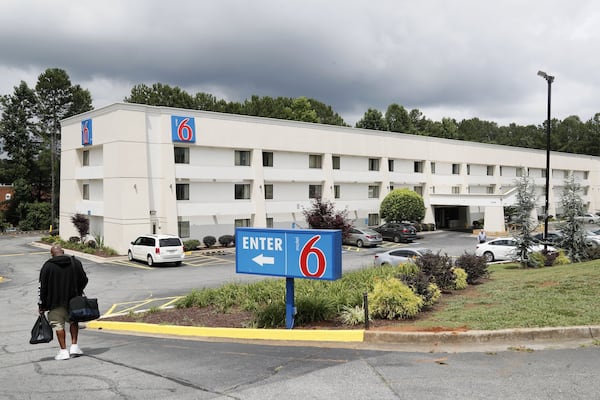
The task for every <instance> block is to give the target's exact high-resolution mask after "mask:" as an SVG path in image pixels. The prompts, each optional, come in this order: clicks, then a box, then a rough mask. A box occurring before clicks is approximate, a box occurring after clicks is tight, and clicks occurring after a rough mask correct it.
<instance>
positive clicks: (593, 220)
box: [575, 213, 600, 224]
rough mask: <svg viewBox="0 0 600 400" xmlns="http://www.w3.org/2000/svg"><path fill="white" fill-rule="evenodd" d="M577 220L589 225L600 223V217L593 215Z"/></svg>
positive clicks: (586, 215) (583, 216)
mask: <svg viewBox="0 0 600 400" xmlns="http://www.w3.org/2000/svg"><path fill="white" fill-rule="evenodd" d="M575 218H576V219H578V220H580V221H583V222H585V223H588V224H597V223H599V222H600V216H598V215H594V214H591V213H588V214H584V215H580V216H578V217H575Z"/></svg>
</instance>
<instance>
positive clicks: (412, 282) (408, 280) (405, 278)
mask: <svg viewBox="0 0 600 400" xmlns="http://www.w3.org/2000/svg"><path fill="white" fill-rule="evenodd" d="M408 265H412V266H413V268H414V269H415V270H413V271H411V270H409V269H408V268H406V269H405V271H406V270H408V271H407V272H401V273H400V274H399V275H398V279H400V280H401V281H402V282H404V283H405V284H406V285H407V286H408V287H410V288H411V289H412V291H413V292H414V293H415V294H417V295H418V296H420V297H421V298H422V299H423V306H425V307H429V306H432V305H433V304H435V303H436V302H437V301H438V300H439V298H440V296H441V295H442V292H441V291H440V288H439V287H438V286H437V285H436V284H435V283H432V282H431V280H432V277H431V276H429V275H427V274H425V273H424V272H421V271H419V268H418V267H417V266H416V265H415V264H414V263H405V264H401V265H400V266H399V267H401V266H408Z"/></svg>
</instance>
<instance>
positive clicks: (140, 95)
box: [124, 83, 212, 111]
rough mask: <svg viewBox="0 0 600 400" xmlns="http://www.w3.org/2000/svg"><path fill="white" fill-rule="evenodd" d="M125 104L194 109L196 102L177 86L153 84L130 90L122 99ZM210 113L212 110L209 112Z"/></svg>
mask: <svg viewBox="0 0 600 400" xmlns="http://www.w3.org/2000/svg"><path fill="white" fill-rule="evenodd" d="M124 101H125V102H127V103H138V104H147V105H150V106H167V107H177V108H188V109H196V108H197V107H196V105H197V103H196V101H195V99H194V98H193V97H192V96H190V95H189V94H188V93H187V92H186V91H185V90H183V89H181V88H179V87H178V86H175V87H171V86H169V85H164V84H162V83H155V84H153V85H152V87H150V86H148V85H145V84H143V83H142V84H140V85H135V86H134V87H133V88H132V89H131V94H130V96H129V97H125V99H124ZM210 111H212V110H210Z"/></svg>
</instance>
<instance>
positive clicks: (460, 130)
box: [0, 68, 600, 229]
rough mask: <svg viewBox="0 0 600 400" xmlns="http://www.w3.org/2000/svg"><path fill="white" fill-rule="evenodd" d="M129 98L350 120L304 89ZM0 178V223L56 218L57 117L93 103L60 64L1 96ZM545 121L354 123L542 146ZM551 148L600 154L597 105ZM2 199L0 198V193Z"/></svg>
mask: <svg viewBox="0 0 600 400" xmlns="http://www.w3.org/2000/svg"><path fill="white" fill-rule="evenodd" d="M123 100H124V101H125V102H128V103H138V104H147V105H153V106H167V107H177V108H186V109H192V110H202V111H212V112H221V113H230V114H241V115H249V116H257V117H268V118H277V119H285V120H294V121H303V122H309V123H320V124H328V125H338V126H346V127H349V126H350V125H349V124H348V123H346V122H345V121H344V119H343V118H342V117H341V116H340V115H339V114H338V113H337V112H335V111H334V110H333V108H332V107H331V106H329V105H327V104H325V103H323V102H320V101H318V100H316V99H312V98H307V97H296V98H292V97H275V98H274V97H269V96H256V95H253V96H251V97H250V98H249V99H246V100H244V101H242V102H237V101H226V100H224V99H218V98H217V97H216V96H214V95H212V94H209V93H204V92H198V93H195V94H190V93H188V92H186V91H185V90H183V89H181V88H179V87H177V86H170V85H166V84H162V83H155V84H153V85H146V84H138V85H135V86H134V87H133V88H132V89H131V92H130V94H129V96H127V97H125V98H124V99H123ZM0 109H1V111H2V115H1V118H0V145H1V148H2V152H1V153H0V154H1V156H0V184H4V185H11V186H12V187H13V189H14V196H13V197H12V198H11V199H10V200H8V201H4V203H3V207H4V211H2V214H1V215H0V217H1V218H0V229H1V228H2V227H5V226H6V225H7V224H8V225H14V226H20V227H21V229H46V228H47V227H48V226H49V225H56V222H57V218H56V216H57V215H58V195H59V183H60V179H59V176H60V170H59V168H60V121H61V120H62V119H64V118H68V117H70V116H73V115H76V114H80V113H82V112H85V111H90V110H92V109H93V106H92V95H91V94H90V92H89V91H88V90H87V89H84V88H82V87H81V86H80V85H77V84H72V83H71V79H70V77H69V75H68V74H67V72H66V71H65V70H62V69H59V68H49V69H47V70H46V71H44V72H43V73H42V74H40V75H39V77H38V80H37V83H36V85H35V87H33V88H30V87H29V86H28V85H27V83H26V82H24V81H21V82H20V83H19V84H18V85H17V86H15V87H14V91H13V93H11V94H7V95H2V96H0ZM545 124H546V123H545V122H544V123H542V124H540V125H527V126H521V125H517V124H514V123H513V124H510V125H508V126H498V125H497V124H496V123H495V122H490V121H485V120H480V119H479V118H471V119H463V120H462V121H456V120H455V119H452V118H442V120H441V121H433V120H431V119H429V118H427V117H426V116H425V115H423V113H422V112H421V111H420V110H418V109H412V110H410V111H409V110H407V109H405V108H404V106H402V105H399V104H391V105H389V106H388V107H387V109H386V110H385V112H384V113H382V112H381V111H379V110H377V109H374V108H369V109H368V110H367V111H366V112H365V113H364V115H363V117H362V118H361V119H360V120H359V121H358V122H357V123H356V124H355V127H356V128H362V129H373V130H379V131H388V132H390V133H392V134H394V133H398V134H399V133H404V134H411V135H423V136H434V137H440V138H446V139H456V140H465V141H472V142H481V143H491V144H500V145H508V146H518V147H526V148H535V149H545V148H546V125H545ZM551 132H552V134H551V144H550V146H551V150H555V151H562V152H568V153H576V154H588V155H594V156H600V113H597V114H596V115H594V117H593V118H591V119H589V120H588V121H585V122H583V121H582V120H581V119H580V118H579V117H578V116H570V117H567V118H565V119H564V120H562V121H561V120H558V119H553V120H552V121H551ZM1 200H3V199H0V201H1Z"/></svg>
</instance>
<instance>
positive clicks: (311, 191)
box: [308, 185, 323, 199]
mask: <svg viewBox="0 0 600 400" xmlns="http://www.w3.org/2000/svg"><path fill="white" fill-rule="evenodd" d="M322 193H323V186H322V185H308V198H309V199H320V198H321V194H322Z"/></svg>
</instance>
